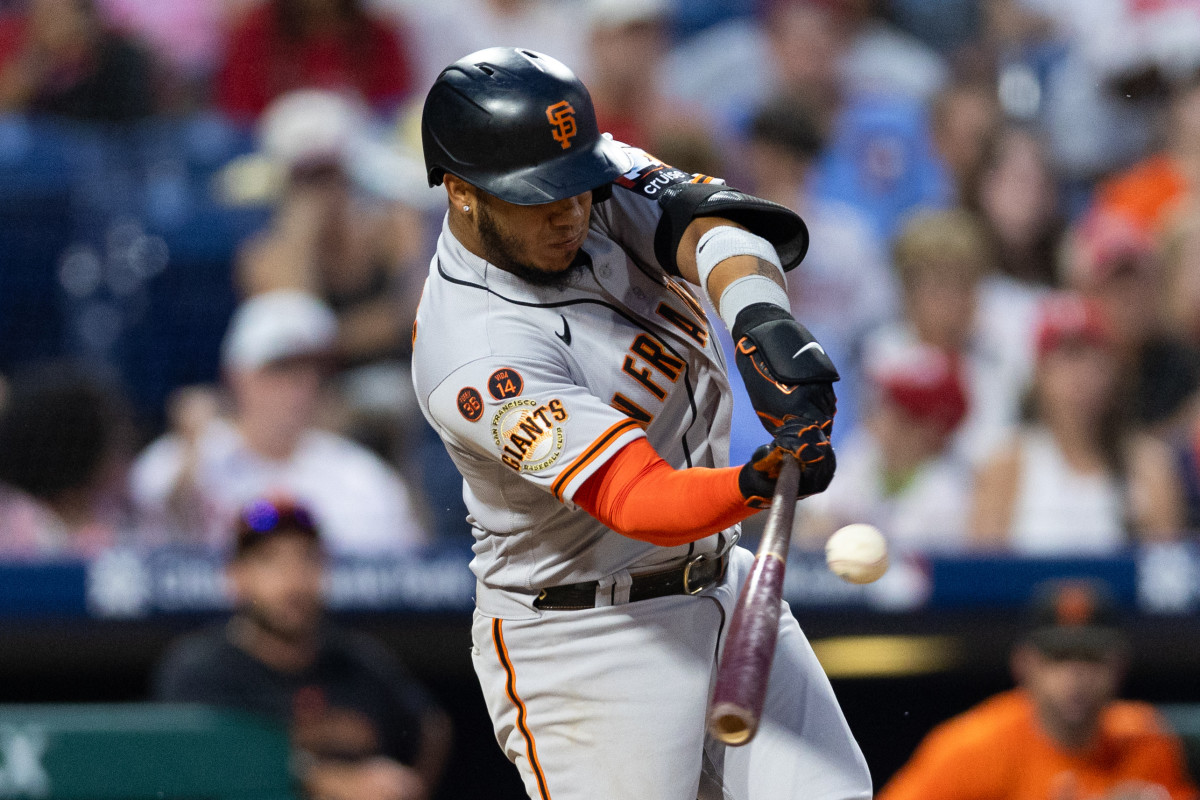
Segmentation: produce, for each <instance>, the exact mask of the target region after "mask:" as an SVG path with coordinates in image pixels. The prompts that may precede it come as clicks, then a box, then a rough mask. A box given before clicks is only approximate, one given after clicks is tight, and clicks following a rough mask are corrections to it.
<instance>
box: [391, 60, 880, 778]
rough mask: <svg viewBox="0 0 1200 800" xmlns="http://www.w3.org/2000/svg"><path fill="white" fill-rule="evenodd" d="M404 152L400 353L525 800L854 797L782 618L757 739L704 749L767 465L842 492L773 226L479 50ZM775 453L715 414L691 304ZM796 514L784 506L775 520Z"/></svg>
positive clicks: (858, 760) (826, 405) (790, 258)
mask: <svg viewBox="0 0 1200 800" xmlns="http://www.w3.org/2000/svg"><path fill="white" fill-rule="evenodd" d="M422 138H423V144H424V151H425V163H426V168H427V170H428V174H429V181H430V185H438V184H444V185H445V190H446V195H447V198H448V200H449V209H448V212H447V214H446V218H445V222H444V224H443V227H442V233H441V237H440V239H439V241H438V246H437V253H436V254H435V255H434V257H433V261H432V264H431V266H430V272H429V277H428V279H427V281H426V284H425V289H424V293H423V296H422V299H421V305H420V308H419V309H418V313H417V321H416V327H415V328H414V332H413V335H414V355H413V377H414V382H415V385H416V389H417V395H418V399H419V402H420V404H421V410H422V411H423V412H424V414H425V416H426V417H427V418H428V419H429V422H430V423H431V424H432V425H433V427H434V428H435V429H436V430H437V432H438V434H439V435H440V436H441V438H442V440H443V442H444V443H445V445H446V449H447V450H448V451H449V453H450V455H451V457H452V458H453V459H454V462H455V464H456V465H457V466H458V469H459V471H460V472H461V473H462V475H463V481H464V485H463V495H464V498H465V500H466V504H467V507H468V509H469V511H470V516H469V518H468V521H469V523H470V525H471V528H472V532H473V534H474V536H475V545H474V551H475V557H474V559H473V560H472V561H471V568H472V570H473V571H474V573H475V575H476V576H477V578H478V588H477V593H476V607H477V610H476V613H475V618H474V624H473V630H472V637H473V642H474V649H473V653H474V665H475V670H476V672H477V674H478V676H479V681H480V684H481V686H482V688H483V693H484V696H485V698H486V700H487V705H488V709H489V712H490V714H491V717H492V721H493V724H494V727H495V733H496V738H497V740H498V741H499V743H500V746H501V747H502V748H503V749H504V752H505V753H506V754H507V755H508V757H509V759H511V760H512V761H513V763H514V764H516V766H517V768H518V769H519V770H520V773H521V776H522V778H523V779H524V782H525V787H526V790H527V792H528V793H529V796H530V797H531V798H538V799H539V800H550V798H554V800H571V799H572V798H604V800H611V798H631V797H639V798H640V797H646V798H655V800H697V798H702V799H703V800H707V799H708V798H714V799H720V800H785V799H786V798H804V799H805V800H858V799H860V798H869V797H870V796H871V783H870V776H869V774H868V771H867V767H866V764H865V762H864V760H863V757H862V754H861V752H860V751H859V748H858V746H857V744H856V743H855V741H854V738H853V737H852V735H851V733H850V731H849V729H848V727H847V725H846V721H845V719H844V717H843V715H842V713H841V709H840V708H839V707H838V704H837V700H836V698H835V697H834V695H833V691H832V689H831V688H830V685H829V682H828V680H827V679H826V677H825V675H824V673H823V672H822V670H821V667H820V665H819V664H818V663H817V660H816V658H815V657H814V656H813V652H812V649H811V647H810V646H809V644H808V642H807V640H806V639H805V638H804V635H803V633H801V631H800V627H799V626H798V625H797V624H796V621H795V619H794V618H793V617H792V615H791V613H790V611H789V610H788V609H787V607H786V605H783V606H782V607H781V614H780V622H779V629H778V636H777V638H776V645H775V654H774V658H773V666H772V667H771V673H770V676H769V680H768V683H767V698H766V703H765V709H764V712H763V717H762V720H761V722H760V724H759V729H758V735H757V736H756V738H755V739H754V740H753V741H752V742H751V743H750V744H748V745H746V746H745V747H740V748H731V747H727V746H726V745H724V744H722V743H720V742H719V741H717V740H715V739H713V738H711V737H709V736H708V735H707V734H706V725H705V720H706V711H707V705H708V698H709V695H710V690H711V688H712V682H713V679H714V675H715V672H716V666H717V663H718V658H719V656H720V651H721V646H722V634H723V632H724V628H725V624H726V620H727V619H728V618H729V615H730V613H731V610H732V608H733V606H734V604H735V602H736V598H737V594H738V591H739V587H740V584H741V583H742V582H743V581H744V580H745V577H746V574H747V572H748V570H749V566H750V564H751V562H752V561H753V555H752V554H751V553H750V552H749V551H747V550H746V549H744V548H741V547H737V546H736V545H735V543H736V540H737V537H738V531H739V527H738V526H739V523H740V522H741V521H742V520H744V519H746V518H747V517H749V516H750V515H752V514H754V513H756V512H757V511H758V510H759V509H760V508H762V507H764V506H767V505H769V503H770V498H771V497H772V493H773V491H774V489H775V479H776V478H777V476H778V473H779V467H780V464H781V463H782V461H783V460H784V457H785V454H787V453H791V454H792V455H794V456H795V457H796V459H797V460H798V461H799V463H800V467H801V470H800V478H799V486H798V488H797V490H796V492H795V495H796V497H803V496H806V495H810V494H813V493H816V492H820V491H822V490H824V489H825V487H826V486H828V484H829V481H830V480H831V479H832V477H833V472H834V456H833V451H832V449H831V448H830V447H829V441H828V438H827V435H828V433H829V430H830V426H831V425H832V421H833V415H834V406H835V398H834V393H833V387H832V384H833V382H834V381H836V380H837V371H836V370H835V369H834V367H833V364H831V363H830V361H829V359H828V358H827V357H826V355H825V352H824V350H823V349H822V348H821V346H820V345H819V344H818V343H817V342H815V341H813V339H812V337H811V335H810V334H809V333H808V331H807V330H806V329H805V328H804V327H803V326H801V325H800V324H798V323H797V322H796V321H795V320H794V319H793V318H792V315H791V313H790V312H789V310H788V302H787V295H786V294H785V293H784V273H785V271H786V270H788V269H790V268H791V267H794V266H795V265H796V264H797V263H799V262H800V260H801V259H802V258H803V256H804V253H805V250H806V249H807V247H808V232H807V229H806V228H805V226H804V223H803V222H802V221H801V220H800V218H799V217H798V216H797V215H796V214H795V213H794V212H792V211H790V210H788V209H786V208H784V207H782V206H779V205H775V204H773V203H769V202H766V201H764V200H761V199H759V198H756V197H753V196H750V195H747V194H744V193H742V192H738V191H735V190H734V189H731V188H729V187H728V186H726V185H724V184H723V183H722V182H720V181H717V180H714V179H713V178H709V177H706V176H702V175H692V174H688V173H686V172H683V171H681V170H678V169H674V168H672V167H670V166H668V165H666V164H663V163H661V162H660V161H658V160H656V159H654V158H653V157H651V156H649V155H647V154H646V153H644V152H643V151H641V150H638V149H636V148H634V147H630V146H627V145H624V144H621V143H618V142H615V141H613V140H612V139H610V138H608V137H605V136H601V134H600V132H599V130H598V128H597V124H596V118H595V113H594V111H593V109H592V103H591V99H590V97H589V96H588V93H587V90H586V89H585V88H584V86H583V84H582V83H580V81H579V80H578V79H577V78H576V77H575V75H574V74H573V73H572V72H571V71H570V70H569V69H568V68H567V67H565V66H564V65H563V64H561V63H559V62H558V61H556V60H554V59H552V58H549V57H547V56H545V55H541V54H539V53H535V52H532V51H529V50H518V49H510V48H493V49H489V50H482V51H480V52H477V53H474V54H472V55H469V56H467V57H466V58H464V59H462V60H461V61H458V62H457V63H455V64H453V65H451V66H450V67H448V68H447V69H446V70H444V71H443V72H442V74H441V75H440V76H439V77H438V79H437V81H436V82H435V83H434V85H433V87H432V88H431V89H430V92H429V95H428V96H427V98H426V100H425V108H424V114H423V117H422ZM696 286H698V287H700V290H701V291H703V292H705V293H707V295H708V297H709V298H710V299H711V301H712V303H713V305H714V307H715V308H717V309H718V310H719V313H720V316H721V318H722V320H723V321H724V323H725V324H726V325H727V326H729V328H730V329H731V330H732V332H733V337H734V341H735V342H736V344H737V356H736V360H737V367H738V371H739V372H740V373H741V380H742V381H743V382H744V383H745V385H746V388H747V390H748V393H749V395H750V397H751V399H752V402H753V404H754V407H755V410H756V411H757V412H758V414H759V416H760V418H761V419H762V421H763V425H764V427H765V428H766V434H765V435H764V437H763V438H764V442H765V444H764V445H763V446H762V447H761V448H759V450H758V451H757V452H756V453H755V454H754V457H753V458H752V459H751V461H750V462H749V463H747V464H744V465H740V466H734V467H730V466H728V464H727V462H728V443H729V420H730V407H731V402H732V401H731V399H730V392H729V384H728V378H727V377H726V370H725V364H724V362H723V357H722V354H721V350H720V347H719V344H718V342H717V338H716V337H715V336H714V335H713V334H712V330H711V328H710V327H709V325H710V323H709V320H708V319H706V316H705V313H704V311H703V308H702V305H701V303H700V302H699V300H698V298H697V295H696V294H695V291H694V288H693V287H696ZM789 502H790V500H789Z"/></svg>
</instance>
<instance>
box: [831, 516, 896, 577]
mask: <svg viewBox="0 0 1200 800" xmlns="http://www.w3.org/2000/svg"><path fill="white" fill-rule="evenodd" d="M825 563H826V564H828V565H829V569H830V570H831V571H832V572H833V574H835V575H837V576H838V577H839V578H841V579H842V580H846V581H849V582H850V583H872V582H873V581H877V580H879V579H880V578H882V577H883V573H885V572H887V569H888V548H887V539H885V538H884V537H883V534H882V533H880V532H879V529H878V528H876V527H875V526H874V525H868V524H867V523H865V522H856V523H854V524H852V525H846V526H845V527H842V528H838V529H837V531H835V532H834V534H833V535H832V536H830V537H829V540H828V541H827V542H825Z"/></svg>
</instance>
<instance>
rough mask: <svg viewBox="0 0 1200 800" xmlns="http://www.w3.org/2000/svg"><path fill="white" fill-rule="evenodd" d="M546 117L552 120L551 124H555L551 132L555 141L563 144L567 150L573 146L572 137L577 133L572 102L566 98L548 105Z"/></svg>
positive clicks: (563, 147)
mask: <svg viewBox="0 0 1200 800" xmlns="http://www.w3.org/2000/svg"><path fill="white" fill-rule="evenodd" d="M546 119H548V120H550V124H551V125H553V126H554V130H553V131H551V132H550V134H551V135H552V136H553V137H554V141H556V142H558V143H559V144H561V145H562V149H563V150H566V149H567V148H568V147H570V146H571V137H573V136H574V135H575V134H576V133H577V131H576V130H575V109H573V108H571V104H570V103H568V102H567V101H566V100H559V101H558V102H557V103H555V104H554V105H552V106H546Z"/></svg>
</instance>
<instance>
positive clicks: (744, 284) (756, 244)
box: [696, 225, 791, 330]
mask: <svg viewBox="0 0 1200 800" xmlns="http://www.w3.org/2000/svg"><path fill="white" fill-rule="evenodd" d="M734 256H754V257H756V258H758V259H761V260H762V261H765V262H767V263H769V264H771V265H773V266H774V267H775V268H776V269H777V270H779V277H780V278H783V267H782V266H781V264H780V261H779V254H778V253H777V252H775V247H774V246H773V245H772V244H771V243H770V242H768V241H767V240H766V239H764V238H762V237H761V236H756V235H755V234H753V233H750V232H749V231H747V230H743V229H741V228H737V227H734V226H732V225H718V226H717V227H715V228H712V229H711V230H709V231H707V232H706V233H705V234H704V235H703V236H701V237H700V241H699V242H698V243H697V244H696V269H697V272H699V277H700V288H701V289H703V290H704V294H705V295H706V296H707V297H708V299H709V300H710V301H711V302H712V304H713V305H714V306H715V307H716V309H717V313H719V314H720V315H721V319H722V320H724V321H725V326H726V327H727V328H729V329H731V330H732V329H733V321H734V319H736V317H737V315H738V312H739V311H741V310H742V309H743V308H745V307H746V306H749V305H753V304H754V303H770V304H771V305H776V306H779V307H780V308H783V309H790V307H791V304H790V303H789V301H788V296H787V292H785V291H784V290H783V288H782V287H780V286H779V284H777V283H776V282H775V281H773V280H771V278H769V277H767V276H766V275H759V274H754V275H744V276H742V277H740V278H738V279H737V280H735V281H733V283H731V284H729V285H728V286H727V287H725V291H723V292H721V296H720V297H713V296H712V295H711V294H710V293H709V290H708V279H709V276H710V275H712V271H713V270H714V269H716V267H717V265H718V264H720V263H721V262H722V261H725V260H726V259H728V258H732V257H734Z"/></svg>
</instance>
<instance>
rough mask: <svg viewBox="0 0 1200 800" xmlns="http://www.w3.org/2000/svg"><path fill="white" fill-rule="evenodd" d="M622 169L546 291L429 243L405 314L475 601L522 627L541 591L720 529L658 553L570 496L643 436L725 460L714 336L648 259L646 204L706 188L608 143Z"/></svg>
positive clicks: (650, 210)
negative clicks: (448, 471) (461, 515)
mask: <svg viewBox="0 0 1200 800" xmlns="http://www.w3.org/2000/svg"><path fill="white" fill-rule="evenodd" d="M623 152H624V153H625V154H626V156H627V157H628V159H629V163H628V170H627V171H626V173H625V174H624V176H622V177H621V178H619V179H618V180H617V181H616V186H614V191H613V195H612V197H611V198H610V199H608V200H606V201H605V202H603V203H598V204H596V205H594V206H593V208H592V216H591V223H590V230H589V233H588V237H587V240H586V242H585V243H584V245H583V249H582V252H581V253H580V256H579V257H580V258H581V259H583V261H584V266H583V267H582V268H580V269H576V270H574V272H573V275H572V277H571V280H570V282H569V283H568V284H567V285H565V286H563V287H545V286H535V285H533V284H531V283H528V282H526V281H524V280H522V279H520V278H518V277H517V276H515V275H512V274H510V273H508V272H505V271H503V270H501V269H498V268H497V267H495V266H493V265H491V264H489V263H487V262H486V261H484V260H483V259H482V258H480V257H479V256H476V255H474V254H472V253H471V252H469V251H468V250H467V249H466V248H465V247H463V246H462V244H461V243H460V242H458V240H457V239H455V237H454V236H453V234H452V233H451V232H450V230H449V227H448V223H447V224H446V225H445V226H444V227H443V229H442V234H441V237H440V239H439V241H438V247H437V254H436V255H435V256H434V258H433V261H432V264H431V267H430V273H429V277H428V279H427V281H426V284H425V289H424V293H423V295H422V298H421V304H420V307H419V309H418V312H417V321H416V327H415V331H414V336H415V342H414V357H413V381H414V384H415V386H416V390H417V397H418V401H419V402H420V406H421V410H422V411H423V412H424V414H425V416H426V418H427V419H428V420H429V422H430V423H431V424H432V425H433V427H434V428H435V429H436V430H437V432H438V434H439V435H440V436H441V438H442V440H443V441H444V442H445V445H446V448H447V449H448V451H449V453H450V456H451V458H452V459H453V460H454V462H455V464H456V465H457V467H458V469H459V471H460V472H461V473H462V475H463V477H464V498H465V500H466V505H467V508H468V510H469V511H470V515H471V516H470V522H471V525H472V526H473V528H474V534H475V538H476V543H475V546H474V551H475V557H474V559H473V560H472V562H471V568H472V570H473V571H474V572H475V575H476V576H477V577H478V579H479V584H480V585H479V593H478V595H477V603H478V606H479V608H480V610H481V611H482V612H483V613H485V614H488V615H489V616H495V617H506V618H521V617H532V616H536V615H537V612H536V611H535V610H534V609H533V607H532V602H533V600H534V598H535V597H536V596H537V593H538V592H539V591H540V590H541V589H542V588H544V587H548V586H555V585H560V584H566V583H576V582H580V581H591V580H601V581H604V580H615V579H616V578H615V577H614V576H620V575H621V574H623V573H637V572H640V571H645V570H647V569H650V568H653V567H654V566H655V565H660V564H663V563H667V562H670V563H679V562H680V561H681V559H682V558H684V557H686V556H688V555H691V554H693V553H702V552H708V551H712V550H715V549H718V548H719V547H720V546H722V544H723V541H722V540H725V541H727V540H728V538H729V536H730V535H731V534H732V531H731V532H728V533H724V534H717V535H715V536H711V537H708V538H707V539H703V540H701V541H698V542H695V543H694V544H692V545H686V546H682V547H675V548H664V547H658V546H655V545H653V544H649V543H646V542H641V541H637V540H634V539H630V538H626V537H624V536H621V535H619V534H616V533H614V532H612V531H610V530H608V529H607V528H605V527H604V526H603V525H602V524H601V523H600V522H598V521H596V520H595V519H594V518H592V517H591V516H590V515H589V514H587V513H586V512H584V511H582V510H581V509H578V508H576V507H575V506H574V505H573V504H572V503H571V498H572V497H573V496H574V493H575V492H576V491H577V490H578V489H579V487H580V486H581V485H582V484H583V483H584V482H585V481H586V480H587V478H588V477H589V476H590V475H592V474H593V473H594V472H595V471H596V470H597V469H598V468H599V467H600V466H601V465H602V464H603V463H604V462H605V461H606V460H607V459H608V458H610V457H611V456H612V455H613V454H615V453H616V452H617V451H618V450H620V449H621V448H622V447H623V446H624V445H626V444H628V443H629V442H631V441H633V440H634V439H636V438H639V437H643V436H644V437H646V438H647V439H648V440H649V442H650V444H651V445H653V447H654V449H655V450H657V451H658V453H659V454H660V455H661V456H662V457H663V458H664V459H666V461H668V462H669V463H670V464H671V465H673V466H674V467H676V468H684V467H691V466H705V467H716V466H725V465H726V464H727V458H728V456H727V453H728V436H729V420H730V414H731V402H732V401H731V400H730V399H729V398H730V393H729V385H728V382H727V379H726V374H725V366H724V362H723V357H722V354H721V350H720V345H719V343H718V342H717V341H716V337H715V336H713V335H711V333H710V330H709V327H708V322H707V319H706V317H705V314H704V311H703V309H702V307H701V305H700V303H699V302H698V300H697V298H696V297H695V295H694V294H693V293H692V291H691V289H689V287H688V285H687V284H686V283H685V282H683V281H682V280H679V279H677V278H672V277H669V276H668V275H666V274H665V273H664V272H663V270H662V268H661V267H660V266H658V263H657V261H656V259H655V257H654V246H653V240H654V232H655V229H656V227H657V225H658V221H659V217H660V209H659V206H658V203H657V202H655V195H656V194H657V193H658V192H659V191H661V189H662V188H663V187H664V186H667V185H670V184H671V183H675V182H679V181H711V180H712V179H711V178H707V177H704V176H695V175H691V174H688V173H684V172H682V171H680V170H676V169H673V168H671V167H667V166H665V165H663V164H662V163H661V162H659V161H656V160H654V159H653V158H651V157H650V156H648V155H646V154H645V153H644V152H643V151H641V150H637V149H635V148H631V147H625V148H623Z"/></svg>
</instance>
